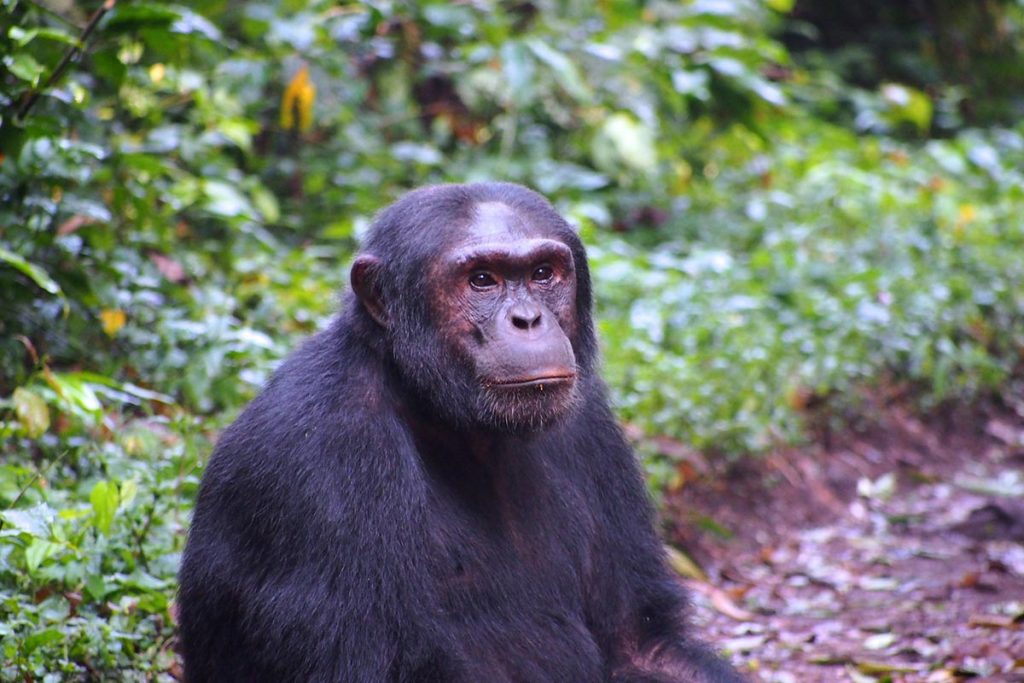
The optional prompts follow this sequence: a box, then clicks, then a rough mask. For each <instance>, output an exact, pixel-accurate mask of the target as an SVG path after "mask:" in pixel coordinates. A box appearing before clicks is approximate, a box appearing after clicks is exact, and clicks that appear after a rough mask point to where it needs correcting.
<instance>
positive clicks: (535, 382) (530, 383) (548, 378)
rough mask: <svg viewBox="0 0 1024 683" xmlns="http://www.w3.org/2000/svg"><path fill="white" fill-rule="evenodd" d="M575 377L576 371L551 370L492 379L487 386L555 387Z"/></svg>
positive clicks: (518, 387) (569, 381) (502, 387)
mask: <svg viewBox="0 0 1024 683" xmlns="http://www.w3.org/2000/svg"><path fill="white" fill-rule="evenodd" d="M575 379H576V373H574V372H565V371H559V372H553V373H551V374H544V375H535V376H533V377H517V378H514V379H508V380H492V381H490V382H487V384H488V385H489V386H492V387H497V388H500V389H524V388H527V387H537V388H538V389H542V390H543V388H544V387H545V386H551V387H556V386H560V385H563V384H569V383H571V382H572V381H573V380H575Z"/></svg>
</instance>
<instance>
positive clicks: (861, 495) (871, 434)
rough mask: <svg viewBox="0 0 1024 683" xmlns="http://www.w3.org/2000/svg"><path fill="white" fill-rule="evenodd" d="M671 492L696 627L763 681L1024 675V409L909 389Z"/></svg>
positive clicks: (862, 682) (669, 510) (669, 504)
mask: <svg viewBox="0 0 1024 683" xmlns="http://www.w3.org/2000/svg"><path fill="white" fill-rule="evenodd" d="M872 403H873V409H872V410H871V411H870V412H871V413H872V414H873V416H872V417H871V418H869V419H862V420H859V421H858V422H857V423H856V424H855V426H853V427H851V428H848V429H846V430H843V431H842V432H840V433H836V434H832V433H829V432H828V430H824V429H822V430H819V431H820V433H819V435H818V437H817V438H816V440H815V441H816V443H814V444H812V445H811V446H809V447H806V448H802V449H794V450H791V451H786V452H780V453H776V454H774V455H772V456H770V457H766V458H763V459H760V460H751V459H749V458H748V459H746V460H744V461H742V462H740V463H738V464H737V465H734V466H732V467H731V468H730V469H729V470H728V471H727V472H724V473H722V472H719V473H715V476H702V477H697V478H696V481H695V482H694V481H693V476H692V475H693V472H694V470H700V469H702V468H704V467H706V465H705V464H704V463H702V462H700V460H699V459H698V460H694V459H693V458H692V457H691V458H683V460H682V461H681V463H682V464H681V467H682V468H683V469H684V471H685V472H686V473H689V474H691V483H690V484H687V485H685V486H683V487H681V488H680V489H679V490H678V491H676V492H674V493H672V494H670V495H669V496H668V498H667V499H666V509H665V518H666V519H667V520H671V522H670V524H669V526H668V531H669V538H670V539H671V540H672V541H673V543H674V544H675V545H676V546H677V547H678V548H681V549H683V550H684V551H685V552H686V553H688V555H689V556H690V557H691V558H693V559H694V560H696V561H697V562H698V563H699V564H700V566H701V567H702V568H703V570H704V571H705V572H706V573H707V579H706V580H703V579H693V580H690V581H689V584H690V587H691V589H692V593H693V594H694V602H695V607H696V610H695V621H696V622H697V623H698V625H699V627H700V631H701V633H702V634H706V637H707V639H708V640H710V641H711V642H713V643H714V644H715V645H716V646H717V647H719V648H721V649H722V650H724V651H726V652H727V653H728V654H729V656H730V657H731V659H732V660H733V661H734V662H735V663H736V664H737V665H738V666H739V667H741V669H743V670H744V671H746V672H748V675H749V677H750V678H751V680H753V681H765V682H768V681H770V682H777V683H789V682H799V683H813V682H817V681H822V682H824V681H829V682H836V681H852V682H853V683H867V682H869V681H878V682H885V681H891V682H893V683H900V682H906V683H910V682H916V681H922V682H929V683H931V682H935V683H938V682H945V681H966V680H970V681H1024V407H1018V410H1016V411H1014V410H1012V409H1009V408H994V407H992V406H986V407H974V408H970V409H966V408H958V409H950V410H947V411H945V412H943V413H941V414H938V415H935V416H932V417H930V418H919V417H917V416H915V415H914V414H913V412H912V411H910V410H907V409H905V408H904V407H901V405H900V401H895V402H889V401H879V400H874V401H873V402H872Z"/></svg>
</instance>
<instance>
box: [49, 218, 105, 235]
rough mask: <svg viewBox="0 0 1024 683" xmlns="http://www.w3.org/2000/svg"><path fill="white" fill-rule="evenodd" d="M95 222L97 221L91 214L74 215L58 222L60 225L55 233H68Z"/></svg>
mask: <svg viewBox="0 0 1024 683" xmlns="http://www.w3.org/2000/svg"><path fill="white" fill-rule="evenodd" d="M97 222H99V221H97V220H96V219H95V218H93V217H92V216H82V215H75V216H72V217H71V218H69V219H67V220H66V221H64V222H63V223H61V224H60V226H59V227H58V228H57V234H58V235H70V234H71V233H73V232H74V231H75V230H78V229H79V228H81V227H83V226H86V225H92V224H93V223H97Z"/></svg>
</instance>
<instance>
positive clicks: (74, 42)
mask: <svg viewBox="0 0 1024 683" xmlns="http://www.w3.org/2000/svg"><path fill="white" fill-rule="evenodd" d="M7 35H8V37H10V39H11V40H13V41H14V42H15V44H16V45H18V47H24V46H26V45H28V44H29V43H30V42H32V41H33V40H35V39H36V38H47V39H49V40H55V41H57V42H58V43H64V44H65V45H71V46H73V47H81V46H82V44H81V43H80V42H78V39H77V38H75V37H74V36H72V35H71V34H68V33H64V31H60V30H58V29H55V28H30V29H24V28H21V27H20V26H12V27H11V30H10V31H8V32H7Z"/></svg>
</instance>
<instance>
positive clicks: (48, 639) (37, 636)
mask: <svg viewBox="0 0 1024 683" xmlns="http://www.w3.org/2000/svg"><path fill="white" fill-rule="evenodd" d="M63 638H64V634H63V633H61V631H60V629H57V628H48V629H46V630H44V631H36V632H35V633H33V634H31V635H29V636H28V637H26V638H25V640H23V641H21V647H22V649H23V650H25V652H26V653H31V652H32V651H34V650H35V649H37V648H39V647H41V646H43V645H48V644H50V643H57V642H60V641H61V640H62V639H63Z"/></svg>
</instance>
